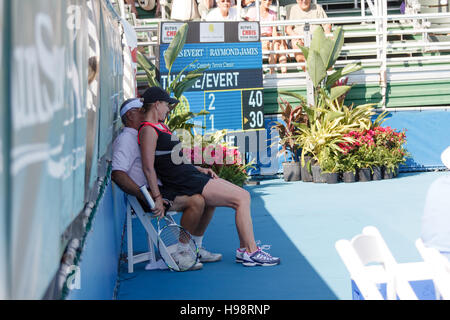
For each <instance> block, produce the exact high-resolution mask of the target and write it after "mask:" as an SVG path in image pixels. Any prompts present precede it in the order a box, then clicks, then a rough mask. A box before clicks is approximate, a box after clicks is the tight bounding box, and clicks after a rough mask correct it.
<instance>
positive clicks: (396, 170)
mask: <svg viewBox="0 0 450 320" xmlns="http://www.w3.org/2000/svg"><path fill="white" fill-rule="evenodd" d="M396 176H398V167H395V170H394V177H396Z"/></svg>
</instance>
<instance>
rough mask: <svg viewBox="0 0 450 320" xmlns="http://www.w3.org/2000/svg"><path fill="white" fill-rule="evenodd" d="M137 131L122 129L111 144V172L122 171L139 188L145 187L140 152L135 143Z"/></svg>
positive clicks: (127, 128)
mask: <svg viewBox="0 0 450 320" xmlns="http://www.w3.org/2000/svg"><path fill="white" fill-rule="evenodd" d="M137 135H138V131H137V130H136V129H133V128H129V127H124V128H123V129H122V131H121V132H120V134H119V135H118V136H117V138H116V139H115V140H114V142H113V157H112V170H113V171H114V170H120V171H124V172H126V173H127V174H128V176H129V177H130V178H131V179H132V180H133V181H134V182H135V183H136V184H137V185H138V186H139V187H140V186H143V185H147V186H148V184H147V179H146V178H145V175H144V171H142V161H141V150H140V149H139V144H138V142H137Z"/></svg>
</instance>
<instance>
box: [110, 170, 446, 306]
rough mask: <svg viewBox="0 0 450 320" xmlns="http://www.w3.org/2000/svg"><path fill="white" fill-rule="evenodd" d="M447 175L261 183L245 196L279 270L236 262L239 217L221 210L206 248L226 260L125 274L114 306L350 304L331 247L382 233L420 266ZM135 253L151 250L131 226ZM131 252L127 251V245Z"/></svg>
mask: <svg viewBox="0 0 450 320" xmlns="http://www.w3.org/2000/svg"><path fill="white" fill-rule="evenodd" d="M444 175H450V172H448V171H444V172H427V173H425V172H417V173H400V175H399V176H398V177H397V178H394V179H391V180H382V181H372V182H356V183H339V184H334V185H328V184H316V183H305V182H284V181H283V180H282V179H272V180H264V181H261V184H260V185H257V186H246V187H245V188H246V189H247V190H248V191H249V192H250V193H251V196H252V207H251V209H252V217H253V224H254V230H255V238H256V239H257V240H260V241H261V245H270V250H269V253H271V254H272V255H274V256H279V257H280V258H281V264H280V265H279V266H275V267H244V266H242V265H240V264H237V263H235V262H234V254H235V249H236V248H237V247H238V245H239V242H238V237H237V232H236V228H235V224H234V211H233V210H231V209H228V208H218V209H217V210H216V214H215V216H214V218H213V220H212V222H211V224H210V226H209V228H208V230H207V232H206V234H205V239H204V241H203V242H204V245H205V247H206V248H207V249H209V250H211V251H214V252H221V253H222V254H223V260H222V261H220V262H216V263H209V264H204V268H203V269H202V270H198V271H190V272H179V273H178V272H171V271H167V270H164V271H162V270H158V271H146V270H145V269H144V268H145V263H141V264H137V265H135V271H134V273H132V274H129V273H128V272H127V264H126V262H125V261H124V262H122V263H121V266H120V274H119V285H118V290H117V299H120V300H127V299H151V300H159V299H164V300H185V299H186V300H218V299H223V300H242V299H251V300H264V299H269V300H278V299H282V300H336V299H339V300H341V299H344V300H347V299H351V298H352V295H351V294H352V292H351V282H350V277H349V274H348V272H347V269H346V268H345V266H344V264H343V262H342V260H341V259H340V257H339V255H338V253H337V251H336V249H335V247H334V244H335V242H336V241H337V240H339V239H350V238H352V237H353V236H355V235H356V234H358V233H360V232H361V230H362V229H363V227H365V226H368V225H373V226H375V227H377V228H378V230H379V231H380V232H381V234H382V236H383V238H384V239H385V241H386V243H387V245H388V246H389V248H390V249H391V251H392V254H393V255H394V257H395V258H396V260H397V262H399V263H404V262H417V261H421V258H420V256H419V253H418V252H417V250H416V248H415V246H414V241H415V240H416V239H417V238H418V237H419V236H420V229H421V217H422V215H423V209H424V203H425V197H426V194H427V190H428V188H429V187H430V185H431V183H432V182H433V181H435V180H436V179H438V178H439V177H442V176H444ZM133 226H134V236H135V237H134V242H135V252H136V251H144V250H145V249H146V240H145V234H144V231H143V228H142V227H141V226H140V225H139V221H138V219H134V224H133ZM123 248H124V250H126V249H125V248H126V244H124V245H123Z"/></svg>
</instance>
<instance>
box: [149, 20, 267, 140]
mask: <svg viewBox="0 0 450 320" xmlns="http://www.w3.org/2000/svg"><path fill="white" fill-rule="evenodd" d="M183 24H184V23H183V22H161V24H160V37H159V42H160V52H159V57H158V58H159V70H160V83H161V85H162V86H163V88H164V89H165V88H167V86H168V85H169V84H170V82H171V81H173V79H174V78H175V77H176V76H177V75H178V73H179V72H180V71H181V70H183V68H185V67H186V66H187V65H189V67H188V68H187V69H186V71H185V73H187V72H189V71H192V70H194V69H196V68H205V67H207V69H206V70H205V71H204V72H203V74H202V76H201V77H200V78H199V79H197V81H196V82H195V83H194V84H193V85H192V87H191V88H189V89H188V90H186V91H185V92H184V94H183V95H184V98H183V103H184V104H185V106H187V108H188V109H189V111H192V112H200V111H201V110H206V111H208V112H209V114H208V115H205V116H203V117H197V118H195V119H194V120H195V122H196V123H197V124H201V125H202V126H204V127H205V128H206V131H207V132H210V131H215V130H221V129H227V130H228V131H229V132H238V131H248V130H264V129H265V127H264V104H263V79H262V53H261V42H260V29H259V23H258V22H247V21H235V22H234V21H233V22H204V21H202V22H188V26H189V30H188V34H187V38H186V44H185V46H184V47H183V49H182V50H181V51H180V53H179V55H178V57H177V59H176V60H175V63H174V65H173V66H172V70H171V74H170V79H168V69H167V67H166V65H165V61H164V52H165V51H166V49H167V48H168V47H169V44H170V42H171V41H172V39H173V37H174V36H175V34H176V32H177V30H178V29H179V28H180V27H181V26H182V25H183ZM200 122H201V123H200Z"/></svg>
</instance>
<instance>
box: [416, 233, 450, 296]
mask: <svg viewBox="0 0 450 320" xmlns="http://www.w3.org/2000/svg"><path fill="white" fill-rule="evenodd" d="M416 248H417V250H418V251H419V253H420V255H421V256H422V259H423V260H424V261H425V263H426V264H427V265H428V267H429V268H430V272H431V277H432V280H433V284H434V288H435V290H436V299H438V300H450V262H449V261H448V260H447V258H446V257H444V256H443V255H442V254H441V253H440V252H439V251H438V250H437V249H435V248H431V247H425V245H424V243H423V241H422V239H420V238H419V239H417V240H416Z"/></svg>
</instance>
